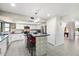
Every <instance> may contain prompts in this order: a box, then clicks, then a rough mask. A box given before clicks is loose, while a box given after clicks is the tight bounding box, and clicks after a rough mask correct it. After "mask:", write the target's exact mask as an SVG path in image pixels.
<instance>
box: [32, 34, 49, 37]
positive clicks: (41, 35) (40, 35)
mask: <svg viewBox="0 0 79 59" xmlns="http://www.w3.org/2000/svg"><path fill="white" fill-rule="evenodd" d="M49 35H50V34H33V36H35V37H44V36H49Z"/></svg>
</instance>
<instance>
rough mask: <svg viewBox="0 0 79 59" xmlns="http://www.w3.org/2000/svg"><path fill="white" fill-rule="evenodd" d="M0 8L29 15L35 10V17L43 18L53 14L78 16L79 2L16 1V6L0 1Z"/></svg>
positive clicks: (33, 14) (32, 14) (33, 13)
mask: <svg viewBox="0 0 79 59" xmlns="http://www.w3.org/2000/svg"><path fill="white" fill-rule="evenodd" d="M0 10H3V11H8V12H12V13H17V14H21V15H25V16H30V17H31V16H35V11H36V10H37V11H38V14H37V17H40V18H43V19H48V18H49V17H52V16H55V15H59V16H64V15H67V16H71V17H76V18H79V4H77V3H16V7H12V6H11V5H10V3H0Z"/></svg>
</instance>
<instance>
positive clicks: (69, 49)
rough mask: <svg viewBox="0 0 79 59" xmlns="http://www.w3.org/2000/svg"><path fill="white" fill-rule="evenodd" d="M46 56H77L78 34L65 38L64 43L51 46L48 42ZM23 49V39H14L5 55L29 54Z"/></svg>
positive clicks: (78, 54) (78, 49)
mask: <svg viewBox="0 0 79 59" xmlns="http://www.w3.org/2000/svg"><path fill="white" fill-rule="evenodd" d="M47 46H48V48H47V56H79V36H76V39H75V40H69V39H68V38H65V40H64V44H62V45H59V46H53V45H51V44H49V43H48V45H47ZM29 55H30V54H29V53H28V51H27V49H25V44H24V41H16V42H14V43H12V44H11V46H10V47H9V50H8V51H7V54H6V56H29Z"/></svg>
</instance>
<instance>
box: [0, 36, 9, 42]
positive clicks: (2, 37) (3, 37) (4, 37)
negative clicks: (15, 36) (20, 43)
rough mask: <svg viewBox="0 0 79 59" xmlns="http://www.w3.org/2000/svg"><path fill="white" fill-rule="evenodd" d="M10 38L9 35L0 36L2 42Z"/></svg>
mask: <svg viewBox="0 0 79 59" xmlns="http://www.w3.org/2000/svg"><path fill="white" fill-rule="evenodd" d="M7 37H8V35H0V42H2V41H3V40H5V39H6V38H7Z"/></svg>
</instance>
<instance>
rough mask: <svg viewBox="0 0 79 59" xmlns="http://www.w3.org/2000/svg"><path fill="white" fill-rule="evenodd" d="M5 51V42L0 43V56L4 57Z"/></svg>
mask: <svg viewBox="0 0 79 59" xmlns="http://www.w3.org/2000/svg"><path fill="white" fill-rule="evenodd" d="M6 50H7V41H6V40H4V41H2V42H0V56H4V55H5V53H6Z"/></svg>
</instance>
